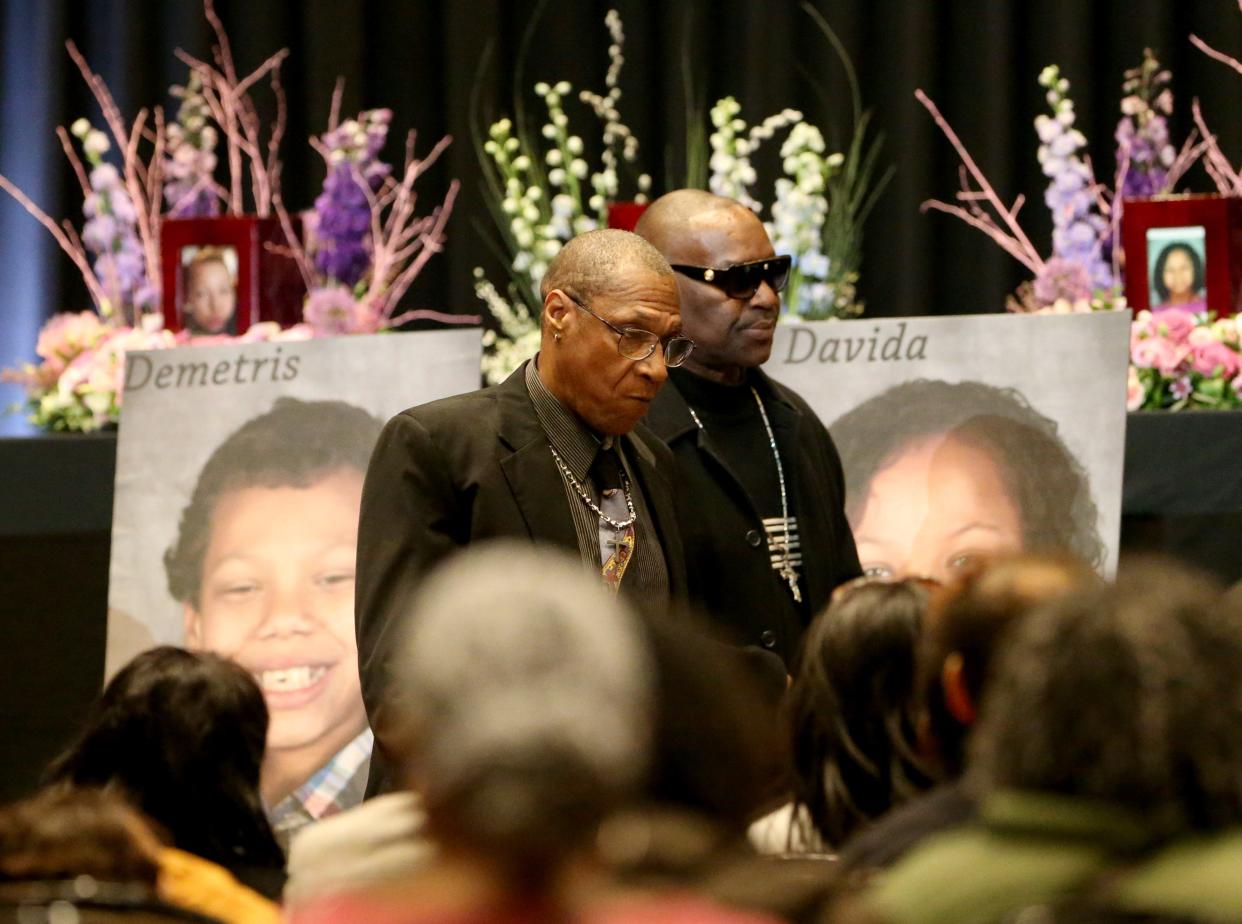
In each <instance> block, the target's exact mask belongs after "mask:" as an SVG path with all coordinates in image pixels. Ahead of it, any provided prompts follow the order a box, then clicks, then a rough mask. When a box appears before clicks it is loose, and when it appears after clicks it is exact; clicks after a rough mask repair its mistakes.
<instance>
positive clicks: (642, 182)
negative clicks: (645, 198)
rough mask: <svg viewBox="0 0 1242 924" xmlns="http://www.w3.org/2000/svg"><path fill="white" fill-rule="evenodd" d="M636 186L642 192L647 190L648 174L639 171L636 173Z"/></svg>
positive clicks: (649, 180)
mask: <svg viewBox="0 0 1242 924" xmlns="http://www.w3.org/2000/svg"><path fill="white" fill-rule="evenodd" d="M638 188H639V189H641V190H642V191H643V192H647V190H649V189H651V176H650V174H646V173H640V174H639V175H638Z"/></svg>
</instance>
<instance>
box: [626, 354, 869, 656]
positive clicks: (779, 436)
mask: <svg viewBox="0 0 1242 924" xmlns="http://www.w3.org/2000/svg"><path fill="white" fill-rule="evenodd" d="M753 381H754V384H755V387H756V388H757V389H758V391H759V393H760V395H761V396H762V397H763V401H764V406H765V408H766V409H767V412H768V418H769V420H770V421H771V423H772V431H773V433H774V434H775V435H776V440H777V444H778V445H779V446H780V447H781V454H782V458H783V461H784V465H785V473H786V477H787V478H788V477H789V476H791V475H792V479H791V482H792V483H791V484H790V486H789V488H790V502H791V503H790V507H791V512H792V513H793V514H794V515H796V516H797V518H798V531H799V538H800V541H801V544H802V580H801V582H800V584H801V589H802V593H803V595H804V596H805V599H806V601H807V604H808V606H807V609H808V612H809V615H810V616H814V615H816V614H818V613H819V612H820V611H821V610H822V609H824V607H826V606H827V605H828V602H829V598H830V597H831V595H832V591H833V589H834V588H835V587H836V586H837V585H838V584H841V583H843V582H844V581H847V580H849V579H850V578H854V577H857V576H858V575H859V574H861V573H862V569H861V567H860V566H859V563H858V552H857V550H856V549H855V547H854V536H853V533H852V532H851V531H850V526H849V523H848V521H847V520H846V518H845V507H844V504H845V478H844V475H843V474H842V471H841V458H840V456H839V455H838V454H837V449H836V446H834V445H833V442H832V437H831V436H829V435H828V430H827V429H826V428H825V427H824V425H823V424H822V423H821V422H820V420H819V418H818V417H816V416H815V412H814V411H812V410H811V408H810V406H809V405H808V404H807V403H806V402H805V401H804V400H803V399H802V398H801V397H800V396H799V395H798V394H797V392H795V391H793V390H791V389H789V388H786V387H785V386H784V385H781V384H780V383H779V382H775V381H773V380H772V379H771V378H769V377H768V376H766V375H764V374H763V373H762V372H761V371H759V370H756V373H755V378H754V380H753ZM644 422H645V423H646V424H647V426H648V427H650V428H651V430H652V431H653V432H654V433H655V434H656V435H657V436H659V437H660V438H661V439H663V440H664V441H665V442H666V443H667V444H668V445H669V447H670V448H671V449H672V450H673V455H674V457H675V458H676V461H677V474H678V482H677V488H678V491H677V501H678V505H679V508H678V509H679V510H680V511H681V525H682V540H683V541H684V543H685V553H686V564H687V566H688V572H689V576H690V599H691V601H693V602H694V603H696V604H697V605H699V606H700V607H701V608H702V609H704V610H705V611H706V612H707V614H708V615H709V616H710V617H711V619H712V620H713V622H715V623H717V624H718V625H720V626H722V627H723V628H724V629H725V631H726V632H727V633H728V634H729V635H731V636H732V637H733V639H734V640H735V641H737V642H739V643H741V644H744V645H753V646H758V647H760V648H763V649H765V650H767V651H771V652H774V653H776V654H779V655H780V656H781V657H782V658H783V659H784V660H785V663H786V665H787V666H789V667H792V661H793V659H794V656H795V654H796V652H797V650H798V646H799V643H800V641H801V634H802V633H801V631H799V633H798V637H797V638H784V637H782V633H781V631H780V630H779V627H777V626H775V625H772V624H770V623H769V622H768V621H766V620H765V616H766V615H767V614H768V613H770V612H771V611H772V595H773V594H777V593H779V594H785V593H788V592H789V591H788V590H787V589H786V588H785V586H784V585H783V584H782V583H780V582H779V581H776V580H774V579H773V572H772V566H771V561H770V558H769V551H768V548H767V542H766V541H765V540H764V536H765V533H764V530H763V521H762V518H761V517H760V515H759V514H758V513H757V512H756V511H755V509H754V505H753V504H752V503H751V501H750V498H749V496H748V495H747V493H746V491H745V490H744V489H743V487H742V486H741V484H740V483H739V482H738V480H737V477H736V476H735V475H734V474H733V472H732V471H731V470H730V468H729V465H728V463H726V462H725V460H724V458H723V457H722V456H721V454H720V453H719V452H718V451H717V450H716V448H715V447H714V446H713V445H712V438H711V434H710V433H704V432H703V431H702V430H700V429H699V428H698V426H696V424H695V422H694V419H693V418H692V417H691V416H690V409H689V406H688V405H687V404H686V399H685V398H683V397H682V395H681V392H679V391H678V390H677V386H676V385H675V384H674V383H673V382H672V381H671V380H670V381H669V382H668V383H667V384H666V385H665V386H664V387H663V388H662V389H660V392H659V394H658V395H656V399H655V401H654V402H653V403H652V405H651V410H650V411H649V412H648V414H647V417H646V420H645V421H644ZM791 447H792V450H791ZM757 451H761V452H765V453H766V452H768V451H769V450H768V447H767V446H761V447H757ZM801 628H802V629H805V628H806V627H805V626H802V627H801Z"/></svg>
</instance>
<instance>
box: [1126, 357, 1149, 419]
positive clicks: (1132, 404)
mask: <svg viewBox="0 0 1242 924" xmlns="http://www.w3.org/2000/svg"><path fill="white" fill-rule="evenodd" d="M1144 397H1146V389H1144V388H1143V382H1142V381H1141V380H1140V379H1139V375H1138V370H1137V369H1135V368H1134V367H1133V366H1131V367H1130V375H1129V378H1128V379H1127V380H1126V410H1127V411H1137V410H1138V409H1139V408H1141V407H1142V406H1143V398H1144Z"/></svg>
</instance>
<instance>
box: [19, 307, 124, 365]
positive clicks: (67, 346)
mask: <svg viewBox="0 0 1242 924" xmlns="http://www.w3.org/2000/svg"><path fill="white" fill-rule="evenodd" d="M107 332H108V329H107V328H106V327H105V326H104V323H103V321H101V320H100V319H99V315H97V314H95V312H93V311H81V312H78V313H77V314H72V313H68V312H66V313H63V314H56V315H53V316H52V317H51V318H50V319H49V320H48V322H47V323H46V324H44V325H43V329H42V330H40V331H39V339H38V342H37V343H36V344H35V353H37V354H38V355H39V358H40V359H42V360H43V361H44V362H43V365H44V369H45V370H46V373H47V374H48V375H50V376H52V377H53V378H55V377H56V376H58V375H60V373H62V372H63V371H64V370H65V368H66V367H67V366H68V365H69V363H71V362H73V359H74V357H75V356H77V355H78V354H79V353H81V352H82V351H83V350H88V349H91V348H93V347H94V346H96V345H97V344H98V343H99V341H100V340H102V339H103V338H104V335H105V334H107Z"/></svg>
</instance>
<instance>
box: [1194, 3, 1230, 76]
mask: <svg viewBox="0 0 1242 924" xmlns="http://www.w3.org/2000/svg"><path fill="white" fill-rule="evenodd" d="M1239 6H1242V4H1239ZM1190 44H1192V45H1194V46H1195V47H1196V48H1198V49H1199V50H1200V51H1201V52H1203V53H1204V54H1205V55H1207V56H1208V57H1209V58H1212V59H1213V60H1216V61H1219V62H1220V63H1221V64H1224V65H1226V66H1228V67H1231V68H1233V69H1234V70H1235V71H1237V72H1238V73H1239V74H1242V61H1239V60H1238V59H1237V58H1235V57H1233V56H1232V55H1227V54H1225V53H1224V52H1223V51H1217V50H1216V49H1215V48H1213V47H1212V46H1211V45H1209V44H1208V43H1207V42H1205V41H1203V39H1201V38H1199V36H1197V35H1195V34H1194V33H1191V36H1190Z"/></svg>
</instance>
